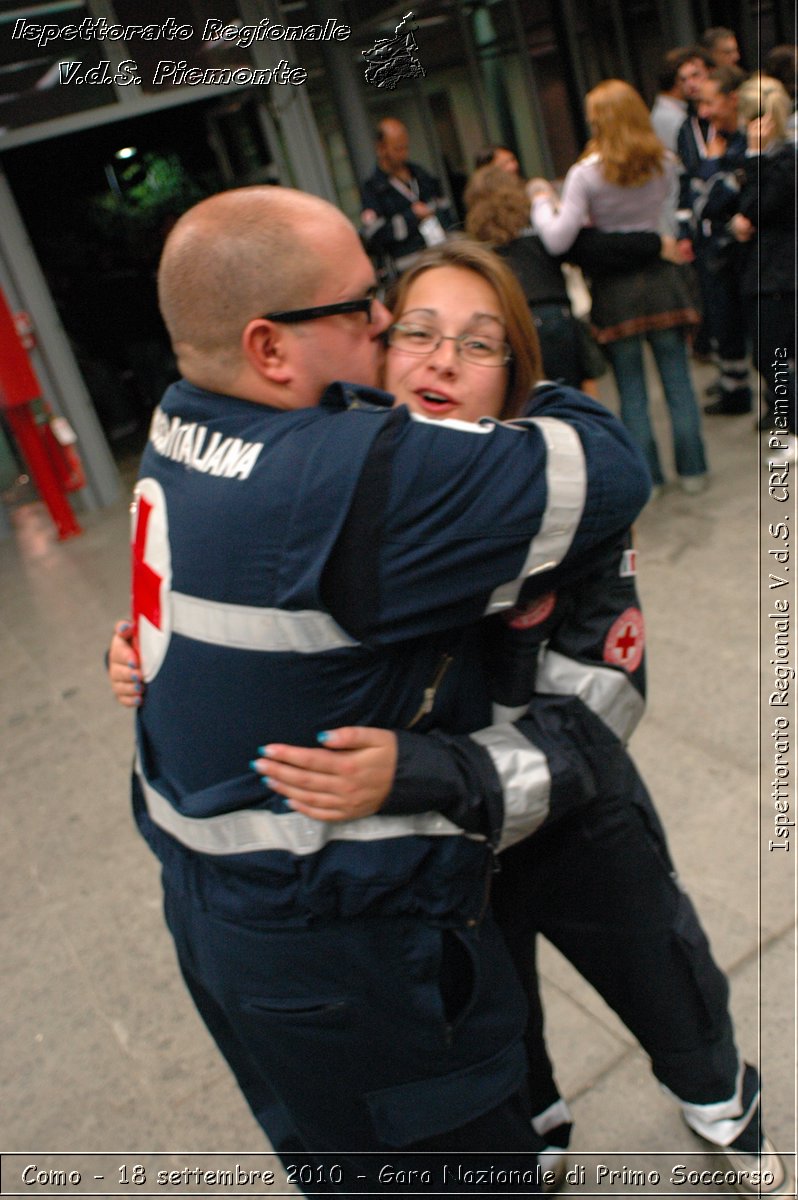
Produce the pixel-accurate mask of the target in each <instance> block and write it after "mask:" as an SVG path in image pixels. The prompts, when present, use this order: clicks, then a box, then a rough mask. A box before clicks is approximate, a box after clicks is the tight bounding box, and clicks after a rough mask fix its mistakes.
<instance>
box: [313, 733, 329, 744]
mask: <svg viewBox="0 0 798 1200" xmlns="http://www.w3.org/2000/svg"><path fill="white" fill-rule="evenodd" d="M329 740H330V735H329V733H327V731H326V730H322V732H321V733H317V734H316V741H317V742H321V744H322V746H323V745H324V743H325V742H328V741H329Z"/></svg>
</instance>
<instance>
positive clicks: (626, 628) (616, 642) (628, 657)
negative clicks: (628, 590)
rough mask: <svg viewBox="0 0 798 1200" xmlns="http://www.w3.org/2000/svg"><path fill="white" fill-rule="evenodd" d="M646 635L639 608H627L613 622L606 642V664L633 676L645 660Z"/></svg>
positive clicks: (604, 655) (604, 656)
mask: <svg viewBox="0 0 798 1200" xmlns="http://www.w3.org/2000/svg"><path fill="white" fill-rule="evenodd" d="M645 643H646V635H645V624H644V622H643V614H642V613H641V611H640V609H639V608H627V609H626V610H625V611H624V612H622V613H621V615H620V616H619V617H617V618H616V620H615V621H613V623H612V625H611V626H610V630H609V633H608V634H607V637H606V638H605V640H604V654H603V658H604V661H605V663H609V664H610V665H611V666H613V667H623V669H624V671H628V672H629V674H630V675H631V674H633V673H634V672H635V671H636V670H637V668H638V667H639V666H640V663H641V662H642V659H643V650H644V649H645Z"/></svg>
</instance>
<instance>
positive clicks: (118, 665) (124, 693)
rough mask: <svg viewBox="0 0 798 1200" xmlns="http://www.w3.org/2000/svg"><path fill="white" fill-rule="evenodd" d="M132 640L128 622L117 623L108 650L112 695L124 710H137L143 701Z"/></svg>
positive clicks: (138, 665) (140, 679) (141, 684)
mask: <svg viewBox="0 0 798 1200" xmlns="http://www.w3.org/2000/svg"><path fill="white" fill-rule="evenodd" d="M132 639H133V626H132V624H131V623H130V621H117V623H116V625H115V626H114V636H113V638H112V639H111V645H110V647H109V650H108V678H109V679H110V681H111V687H112V689H113V693H114V695H115V696H116V698H117V700H118V701H119V703H120V704H123V705H124V706H125V708H138V707H139V705H140V704H141V702H142V700H143V699H144V684H143V682H142V678H141V667H140V664H139V660H138V655H137V654H136V651H135V650H134V648H133V645H132Z"/></svg>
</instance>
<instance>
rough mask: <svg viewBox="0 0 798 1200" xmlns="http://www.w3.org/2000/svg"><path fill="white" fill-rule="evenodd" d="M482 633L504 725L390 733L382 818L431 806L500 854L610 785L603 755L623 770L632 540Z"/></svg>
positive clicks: (633, 722)
mask: <svg viewBox="0 0 798 1200" xmlns="http://www.w3.org/2000/svg"><path fill="white" fill-rule="evenodd" d="M482 629H483V634H484V640H485V658H486V663H487V672H488V677H489V681H490V688H491V694H492V696H493V698H494V700H495V701H496V702H498V704H500V705H501V706H503V708H504V711H505V721H503V722H501V723H499V724H496V725H494V726H492V727H490V728H487V729H483V730H481V731H479V733H476V734H473V735H471V736H470V737H469V736H465V735H463V736H452V735H446V734H440V733H434V734H432V735H430V737H429V739H427V738H426V737H425V736H424V735H418V734H416V735H413V737H412V738H409V739H405V737H404V735H403V734H399V769H398V771H397V776H396V780H395V785H394V792H393V793H392V796H391V797H390V800H389V805H390V806H395V807H391V808H388V807H386V809H385V810H384V811H396V812H399V811H405V809H404V808H403V807H402V806H403V805H405V806H410V807H408V808H407V811H419V810H423V809H424V808H425V807H430V806H431V807H433V808H435V809H437V810H439V811H441V812H443V813H444V814H445V815H447V816H448V817H449V818H450V820H452V821H454V822H455V823H456V824H459V825H461V826H462V827H463V828H467V829H469V830H474V831H477V832H480V833H485V834H486V835H487V836H488V837H490V839H491V840H492V841H493V843H494V844H495V845H497V846H501V847H502V848H503V847H504V846H507V845H511V844H512V842H514V841H518V840H520V839H521V838H523V837H526V836H528V835H529V834H530V833H533V832H534V831H535V830H536V829H537V828H539V826H540V825H542V824H543V823H544V822H548V821H552V820H556V819H557V817H558V816H562V815H564V814H565V813H567V812H569V811H571V810H572V809H573V808H574V807H575V806H577V807H578V806H580V805H582V804H585V803H587V802H589V801H590V800H591V799H592V798H593V797H594V796H595V795H596V794H597V792H598V788H599V784H600V783H601V784H602V786H606V784H607V780H608V778H610V777H611V773H610V774H608V773H607V771H606V769H605V765H604V763H603V760H602V755H605V754H606V755H608V756H609V761H611V762H613V763H616V765H617V764H620V770H621V771H622V772H624V771H626V769H627V768H626V764H625V762H624V758H623V753H622V745H623V743H625V742H626V741H627V740H628V738H629V737H630V736H631V734H632V732H633V731H634V729H635V728H636V726H637V724H638V722H639V720H640V718H641V717H642V715H643V711H644V708H645V657H644V646H645V631H644V625H643V616H642V612H641V610H640V603H639V599H638V596H637V589H636V585H635V568H634V551H633V549H632V547H631V539H630V538H629V537H628V536H627V537H624V538H623V539H621V541H620V542H619V543H618V544H617V545H616V546H615V547H613V549H612V550H611V552H609V553H608V554H606V555H605V556H603V558H602V560H601V561H600V562H599V563H598V565H597V566H596V568H595V569H594V570H593V571H592V572H591V574H590V576H589V577H588V578H587V579H586V580H585V581H584V582H583V583H582V584H580V586H579V588H578V589H575V590H569V589H566V590H565V591H564V592H563V593H562V594H559V595H558V594H556V593H549V594H547V595H546V596H544V597H543V598H542V599H541V600H538V601H536V602H534V603H532V604H527V605H520V606H518V608H517V609H515V610H513V612H511V613H507V614H504V616H502V617H498V618H497V617H492V618H490V619H489V620H488V621H486V622H483V625H482ZM513 710H514V711H513ZM513 716H514V717H515V720H514V721H513ZM419 742H420V743H422V744H421V745H418V744H417V743H419ZM525 743H528V744H525ZM476 747H479V748H480V749H481V751H482V752H483V753H485V754H487V755H488V757H489V759H490V762H491V764H492V766H493V768H494V774H493V776H491V774H490V772H489V771H488V770H487V769H486V765H485V763H484V762H480V760H479V757H478V755H476V754H475V748H476ZM425 781H426V782H425ZM412 787H415V789H416V790H415V792H413V791H412V790H411V788H412ZM419 797H423V798H424V799H423V800H419ZM425 802H428V803H425Z"/></svg>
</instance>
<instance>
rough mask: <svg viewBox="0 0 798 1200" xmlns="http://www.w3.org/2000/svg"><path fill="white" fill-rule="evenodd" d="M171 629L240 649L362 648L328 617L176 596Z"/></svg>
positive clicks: (311, 651)
mask: <svg viewBox="0 0 798 1200" xmlns="http://www.w3.org/2000/svg"><path fill="white" fill-rule="evenodd" d="M170 603H171V618H172V619H171V629H172V633H181V634H182V635H183V636H184V637H188V638H193V639H194V640H195V641H198V642H209V643H210V644H211V645H213V646H228V647H230V648H232V649H236V650H275V651H293V652H295V653H297V654H318V653H321V652H322V651H325V650H340V649H341V648H342V647H344V646H356V645H357V644H358V643H357V642H356V641H355V640H354V639H353V638H350V637H349V636H348V634H346V633H344V631H343V630H342V629H341V627H340V626H339V625H337V624H336V622H335V621H334V620H333V619H332V617H331V616H329V614H328V613H323V612H314V611H313V610H311V609H308V610H303V611H299V612H290V611H288V610H285V609H279V608H257V607H252V606H250V605H246V604H222V603H220V602H218V601H216V600H203V599H202V598H201V597H199V596H186V595H183V594H182V593H181V592H172V594H171V597H170Z"/></svg>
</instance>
